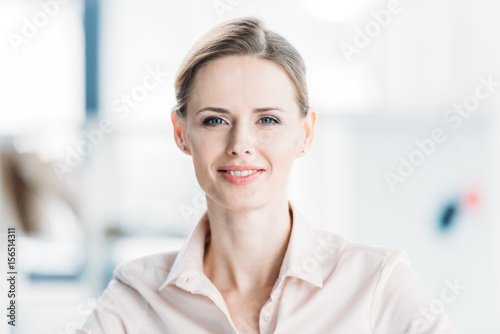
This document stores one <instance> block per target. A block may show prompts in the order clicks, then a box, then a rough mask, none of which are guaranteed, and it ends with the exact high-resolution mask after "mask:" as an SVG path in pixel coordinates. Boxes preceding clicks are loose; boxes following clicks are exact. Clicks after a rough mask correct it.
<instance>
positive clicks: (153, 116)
mask: <svg viewBox="0 0 500 334" xmlns="http://www.w3.org/2000/svg"><path fill="white" fill-rule="evenodd" d="M499 12H500V4H499V3H498V2H497V1H495V0H477V1H465V0H455V1H451V0H437V1H430V0H419V1H409V0H401V1H399V2H397V1H392V2H386V1H379V0H372V1H367V0H351V1H337V0H330V1H326V0H311V1H306V0H304V1H302V0H293V1H284V0H282V1H263V0H252V1H245V0H238V1H236V0H231V1H230V0H220V1H214V0H191V1H161V0H142V1H137V0H120V1H118V0H80V1H78V0H64V1H63V0H41V1H32V0H0V29H1V30H0V32H1V36H2V38H1V40H0V44H1V45H0V96H1V98H0V145H1V146H0V166H1V174H0V175H1V176H0V219H1V224H2V227H1V231H0V232H1V236H2V244H4V242H5V240H6V230H7V226H16V228H17V236H18V245H17V246H18V258H17V261H18V270H19V272H20V277H19V281H18V286H17V289H18V300H17V302H18V323H17V326H16V327H15V328H11V326H9V328H7V330H8V331H9V332H8V333H16V334H27V333H30V334H37V333H71V332H72V330H73V329H74V328H75V327H76V326H78V325H80V324H81V323H82V322H83V321H84V320H85V318H86V317H87V315H88V313H89V312H90V310H91V309H92V307H93V306H94V305H95V299H96V298H97V297H98V296H99V295H100V293H101V292H102V290H103V289H104V287H105V286H106V284H107V283H108V281H109V279H110V278H111V275H112V272H113V269H114V268H115V266H116V265H117V264H118V263H120V262H123V261H126V260H129V259H132V258H134V257H138V256H142V255H145V254H148V253H153V252H160V251H167V250H173V249H177V248H179V247H180V246H181V245H182V242H183V240H184V239H185V237H186V236H187V235H188V233H189V232H190V231H191V230H192V228H193V227H194V226H195V224H196V222H197V221H198V218H199V217H200V216H201V214H202V213H203V212H204V207H205V203H204V195H203V193H202V191H201V189H200V188H199V186H198V185H197V182H196V178H195V175H194V171H193V167H192V163H191V160H190V156H187V155H185V154H183V153H181V151H180V150H179V149H178V148H177V146H176V145H175V143H174V141H173V134H172V125H171V121H170V110H171V108H172V107H173V106H174V104H175V100H174V92H173V80H174V77H175V73H176V71H177V68H178V66H179V65H180V62H181V61H182V59H183V58H184V56H185V54H186V52H187V51H188V49H189V48H190V47H191V45H192V44H193V43H194V42H195V40H197V39H198V38H199V37H200V36H201V34H203V33H204V32H205V31H207V30H208V29H209V28H211V27H212V26H214V25H215V24H217V23H219V22H221V21H223V20H225V19H230V18H233V17H240V16H246V15H256V16H258V17H259V18H261V19H263V20H264V21H265V22H266V23H267V25H268V27H269V28H271V29H273V30H275V31H277V32H279V33H281V34H283V35H284V36H285V37H286V38H287V39H288V40H289V41H290V42H292V44H294V45H295V46H296V47H297V49H298V50H299V51H300V52H301V54H302V55H303V57H304V58H305V60H306V63H307V66H308V85H309V90H310V98H311V105H312V106H314V107H315V108H316V111H317V113H318V119H317V122H316V134H315V139H314V144H313V147H312V149H311V151H310V152H308V154H307V155H306V156H305V157H304V158H302V159H299V160H297V161H296V163H295V165H294V169H293V173H292V177H291V179H290V184H289V194H290V199H291V200H292V201H293V202H294V203H295V205H296V207H297V208H298V209H299V210H300V211H301V212H302V213H303V214H304V215H305V216H306V217H307V218H308V220H309V222H310V223H311V225H313V226H316V227H319V228H323V229H327V230H331V231H336V232H338V233H341V234H343V235H344V236H346V237H348V238H349V239H351V240H353V241H357V242H363V243H370V244H377V245H383V246H389V247H401V248H403V249H405V250H406V251H407V252H408V254H409V255H410V258H411V260H412V264H413V266H414V268H415V270H416V271H417V273H418V274H419V276H420V277H421V279H422V281H423V282H424V284H425V285H426V286H427V288H428V289H429V291H430V292H431V293H432V294H433V295H434V296H435V297H436V299H437V300H438V301H440V302H441V305H443V306H444V309H445V311H446V312H447V314H448V315H449V317H450V318H451V319H452V320H453V322H454V323H455V325H456V326H457V328H458V329H459V331H460V332H461V333H471V334H472V333H474V334H478V333H480V334H493V333H500V320H499V319H500V287H499V282H500V246H499V244H500V172H499V171H500V161H499V152H500V117H499V116H498V113H499V109H500V84H499V82H500V43H499V39H498V36H500V21H499V20H498V17H497V16H498V13H499ZM145 82H146V85H145ZM460 108H461V110H460ZM4 245H5V244H4ZM3 248H4V247H2V249H3ZM5 253H6V252H5V251H3V252H0V257H1V261H2V263H5V262H6V254H5ZM447 281H448V282H458V283H459V284H460V285H461V286H463V287H465V288H463V289H462V290H460V291H459V292H458V293H457V294H456V298H455V299H454V300H453V302H444V301H443V300H440V298H441V293H442V291H443V290H444V289H446V288H447V283H446V282H447ZM2 284H4V285H5V282H2ZM2 291H6V286H5V287H2ZM2 294H3V293H2ZM4 298H5V295H4ZM1 326H5V321H3V322H2V325H1Z"/></svg>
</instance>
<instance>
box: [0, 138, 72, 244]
mask: <svg viewBox="0 0 500 334" xmlns="http://www.w3.org/2000/svg"><path fill="white" fill-rule="evenodd" d="M0 177H1V179H2V182H1V183H2V185H3V189H1V191H2V192H3V195H4V197H5V204H6V205H5V208H6V209H8V210H9V211H10V213H11V215H10V216H11V219H7V220H14V221H9V225H14V226H18V227H19V228H20V229H21V230H22V231H23V232H24V233H25V234H27V235H37V234H40V233H42V232H43V231H44V230H47V229H50V226H46V225H47V224H50V222H48V220H49V219H50V218H49V217H51V214H50V213H49V212H47V211H48V210H50V208H49V207H47V206H46V205H44V203H45V202H46V201H47V200H50V201H54V200H55V201H57V202H59V203H60V204H63V205H64V206H67V207H69V208H70V209H71V211H72V212H73V213H74V214H75V216H79V214H78V209H77V205H76V198H75V196H74V194H72V193H71V191H70V190H69V187H68V185H67V184H65V183H64V182H59V181H58V179H57V177H56V176H55V175H54V172H53V170H52V167H51V164H50V163H44V162H43V161H41V160H40V159H39V157H38V156H37V155H36V154H35V153H19V152H18V151H17V150H16V149H15V147H14V146H13V144H12V141H11V140H9V141H4V142H1V143H0ZM4 219H5V217H2V220H4Z"/></svg>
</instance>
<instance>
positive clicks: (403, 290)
mask: <svg viewBox="0 0 500 334" xmlns="http://www.w3.org/2000/svg"><path fill="white" fill-rule="evenodd" d="M442 305H443V302H442V301H440V300H438V299H436V298H433V296H432V295H431V294H430V293H429V291H427V289H426V288H425V287H424V285H423V284H422V282H421V281H420V279H419V278H418V276H417V274H416V273H415V271H414V270H413V268H412V267H411V264H410V260H409V258H408V255H407V254H406V253H405V252H404V251H402V250H396V251H395V252H394V253H393V254H392V255H391V256H389V258H388V259H387V261H386V262H385V264H384V265H383V268H382V270H381V273H380V276H379V278H378V282H377V285H376V288H375V291H374V296H373V301H372V313H371V325H372V330H373V333H374V334H386V333H405V334H438V333H439V334H457V333H458V332H457V330H456V329H455V327H454V326H453V324H452V323H451V322H450V320H449V319H448V317H447V316H446V314H445V313H444V310H443V308H442V307H441V306H442Z"/></svg>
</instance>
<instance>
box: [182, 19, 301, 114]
mask: <svg viewBox="0 0 500 334" xmlns="http://www.w3.org/2000/svg"><path fill="white" fill-rule="evenodd" d="M232 55H250V56H256V57H259V58H262V59H266V60H270V61H273V62H274V63H276V64H278V65H280V66H281V67H282V68H283V69H285V71H286V72H287V73H288V75H289V76H290V78H291V79H292V82H293V84H294V86H295V88H296V98H297V103H298V105H299V107H300V110H301V115H303V116H305V115H307V111H308V109H309V96H308V92H307V85H306V66H305V63H304V60H303V59H302V57H301V55H300V54H299V52H298V51H297V50H296V49H295V48H294V47H293V46H292V45H291V44H290V43H289V42H288V41H287V40H286V39H285V38H283V37H282V36H281V35H279V34H277V33H275V32H273V31H270V30H268V29H266V28H265V27H264V23H263V22H262V21H261V20H259V19H257V18H255V17H242V18H237V19H232V20H229V21H226V22H223V23H221V24H219V25H217V26H215V27H214V28H212V29H211V30H209V31H208V32H207V33H205V35H203V36H202V37H201V38H200V39H199V40H198V41H197V42H196V43H195V44H194V45H193V47H192V48H191V50H190V51H189V53H188V54H187V56H186V58H185V59H184V61H183V62H182V65H181V67H180V69H179V72H178V73H177V78H176V80H175V95H176V99H177V105H176V111H177V114H178V115H179V116H180V117H185V116H186V113H187V104H188V101H189V98H190V95H191V93H192V90H193V85H194V79H195V75H196V72H197V71H198V70H199V69H200V68H201V67H202V66H203V65H205V64H207V63H208V62H210V61H213V60H216V59H219V58H222V57H225V56H232Z"/></svg>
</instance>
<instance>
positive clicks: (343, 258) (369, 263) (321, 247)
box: [314, 228, 411, 279]
mask: <svg viewBox="0 0 500 334" xmlns="http://www.w3.org/2000/svg"><path fill="white" fill-rule="evenodd" d="M314 231H315V233H316V237H317V240H318V250H316V251H315V254H321V252H323V254H325V256H324V257H325V258H326V254H328V255H329V256H328V261H324V262H325V263H324V264H323V266H322V267H323V269H324V270H326V273H328V272H329V273H330V274H331V273H333V271H338V270H341V269H344V270H348V269H352V270H355V271H356V272H358V273H363V272H364V273H366V274H368V275H369V274H372V275H373V274H376V273H377V272H378V273H379V274H380V276H381V277H380V278H381V279H383V278H384V277H383V276H384V275H387V274H388V273H390V271H391V270H392V268H394V267H395V266H397V265H398V264H404V265H407V266H411V263H410V259H409V257H408V254H407V253H406V252H405V251H404V250H403V249H401V248H392V247H384V246H380V245H373V244H363V243H357V242H353V241H351V240H350V239H348V238H346V237H344V236H342V235H340V234H338V233H334V232H330V231H325V230H321V229H317V228H314ZM337 273H338V272H337Z"/></svg>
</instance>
